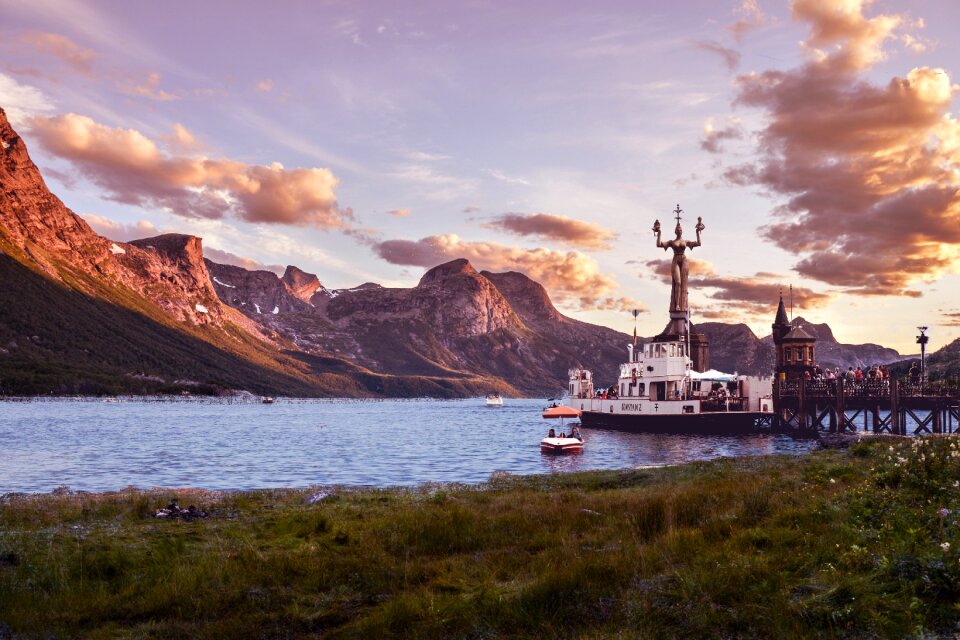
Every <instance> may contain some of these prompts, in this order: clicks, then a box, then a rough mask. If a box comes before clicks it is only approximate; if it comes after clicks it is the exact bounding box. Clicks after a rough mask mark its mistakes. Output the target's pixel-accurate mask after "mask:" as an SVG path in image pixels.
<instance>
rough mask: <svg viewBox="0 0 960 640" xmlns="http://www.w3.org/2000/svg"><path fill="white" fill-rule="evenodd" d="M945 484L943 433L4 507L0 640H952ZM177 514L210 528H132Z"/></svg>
mask: <svg viewBox="0 0 960 640" xmlns="http://www.w3.org/2000/svg"><path fill="white" fill-rule="evenodd" d="M957 487H960V438H955V437H930V438H926V439H922V440H921V439H915V440H900V439H891V440H887V441H883V442H871V443H861V444H858V445H855V446H854V447H853V448H852V449H851V450H849V451H821V452H817V453H814V454H810V455H807V456H802V457H764V458H749V459H745V458H740V459H727V460H719V461H714V462H709V463H695V464H689V465H683V466H678V467H673V468H666V469H658V470H642V471H634V470H628V471H621V472H598V473H584V474H572V475H553V476H534V477H514V476H509V475H506V476H504V475H498V476H496V477H494V478H491V481H490V482H489V483H488V484H487V485H485V486H482V487H459V486H425V487H421V488H418V489H415V490H400V489H396V490H362V491H348V490H343V491H338V492H337V493H336V494H334V496H333V497H331V498H328V499H326V500H324V501H322V502H320V503H317V504H307V503H306V498H307V497H308V496H309V495H310V492H309V491H295V490H276V491H255V492H243V493H218V492H202V491H180V492H176V491H169V492H165V491H154V492H139V491H133V490H130V491H124V492H120V493H116V494H106V495H90V494H73V493H67V492H61V493H60V494H59V495H53V494H51V495H42V496H18V495H12V496H5V497H4V498H3V499H2V500H0V629H4V625H6V629H7V631H8V632H12V633H13V634H17V635H16V637H21V635H22V636H23V637H52V636H55V637H84V638H125V637H136V638H170V637H175V638H194V637H198V638H222V637H264V638H301V637H303V638H305V637H315V636H317V635H318V634H322V635H323V636H324V637H329V638H369V637H415V638H450V637H470V638H473V637H477V638H479V637H506V636H510V637H571V638H598V637H610V636H618V635H621V636H624V637H642V638H643V637H649V638H663V637H719V638H743V637H756V638H771V637H776V638H801V637H813V636H817V637H851V638H861V637H889V638H902V637H939V636H941V635H944V636H950V637H952V634H953V633H955V632H956V628H957V623H958V620H960V530H958V526H960V524H958V519H957V514H958V513H960V489H958V488H957ZM175 495H176V496H178V497H179V499H180V502H181V504H182V505H184V506H185V505H187V504H197V505H198V506H201V507H203V508H206V509H209V510H210V512H211V515H210V517H209V518H208V519H206V520H200V521H195V522H179V521H172V522H167V521H162V520H157V519H154V518H151V517H149V514H151V513H152V512H153V511H154V510H155V509H156V508H158V507H160V506H164V505H165V504H166V503H167V501H168V500H169V499H170V498H171V497H172V496H175ZM941 509H946V510H947V511H948V513H947V512H940V510H941ZM943 514H945V515H943ZM8 635H9V633H8Z"/></svg>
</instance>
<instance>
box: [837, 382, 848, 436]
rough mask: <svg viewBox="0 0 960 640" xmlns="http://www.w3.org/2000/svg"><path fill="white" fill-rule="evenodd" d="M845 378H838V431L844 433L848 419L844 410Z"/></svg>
mask: <svg viewBox="0 0 960 640" xmlns="http://www.w3.org/2000/svg"><path fill="white" fill-rule="evenodd" d="M843 392H844V389H843V378H842V377H838V378H837V431H838V432H839V433H843V432H844V431H845V430H846V427H847V417H846V414H845V413H844V408H843V404H844V403H843V396H844V393H843Z"/></svg>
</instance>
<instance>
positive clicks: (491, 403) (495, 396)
mask: <svg viewBox="0 0 960 640" xmlns="http://www.w3.org/2000/svg"><path fill="white" fill-rule="evenodd" d="M486 405H487V406H488V407H502V406H503V398H501V397H500V394H499V393H488V394H487V398H486Z"/></svg>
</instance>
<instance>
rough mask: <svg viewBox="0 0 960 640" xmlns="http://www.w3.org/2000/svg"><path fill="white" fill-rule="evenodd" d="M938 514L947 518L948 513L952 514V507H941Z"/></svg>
mask: <svg viewBox="0 0 960 640" xmlns="http://www.w3.org/2000/svg"><path fill="white" fill-rule="evenodd" d="M937 515H938V516H940V517H941V518H946V517H947V516H948V515H950V509H947V508H946V507H941V508H940V509H938V510H937Z"/></svg>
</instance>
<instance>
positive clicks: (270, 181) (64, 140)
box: [31, 113, 352, 229]
mask: <svg viewBox="0 0 960 640" xmlns="http://www.w3.org/2000/svg"><path fill="white" fill-rule="evenodd" d="M31 133H32V134H33V135H34V136H35V137H36V138H37V139H38V141H39V142H40V144H41V145H42V146H43V147H44V149H46V150H47V151H48V152H50V153H52V154H54V155H57V156H59V157H61V158H64V159H66V160H69V161H70V162H71V163H73V165H74V166H75V167H76V168H77V170H78V171H79V172H80V173H82V174H83V175H85V176H86V177H87V178H89V179H90V180H92V181H93V182H95V183H96V184H97V185H99V186H100V187H102V188H103V189H105V190H106V192H107V197H108V198H110V199H112V200H115V201H117V202H123V203H125V204H130V205H136V206H155V207H161V208H164V209H166V210H168V211H170V212H171V213H174V214H177V215H180V216H184V217H193V218H211V219H217V218H222V217H224V216H225V215H227V214H233V215H234V216H236V217H238V218H240V219H241V220H245V221H247V222H263V223H269V224H290V225H300V226H306V225H311V226H316V227H320V228H325V229H340V228H345V227H346V226H348V221H349V220H351V219H352V212H351V211H350V210H349V209H340V208H339V207H338V206H337V200H336V196H335V195H334V191H333V190H334V188H335V187H336V186H337V183H338V181H337V178H336V177H335V176H334V175H333V173H332V172H331V171H330V170H329V169H321V168H310V169H303V168H296V169H286V168H284V167H283V165H281V164H280V163H277V162H274V163H272V164H270V165H266V166H264V165H249V164H246V163H243V162H238V161H235V160H229V159H211V158H207V157H204V156H193V155H183V154H179V155H178V154H174V153H171V152H169V151H166V150H164V149H162V148H161V147H160V146H158V145H157V143H156V142H154V141H153V140H151V139H149V138H147V137H146V136H144V135H143V134H142V133H140V132H139V131H136V130H133V129H115V128H111V127H107V126H104V125H101V124H98V123H96V122H94V121H93V120H91V119H90V118H88V117H86V116H80V115H76V114H73V113H70V114H66V115H60V116H54V117H45V116H35V117H34V118H33V119H32V120H31ZM175 135H176V136H178V137H179V138H180V139H189V140H192V139H193V136H192V134H189V132H187V131H186V130H185V129H183V128H182V127H180V129H179V133H178V132H175Z"/></svg>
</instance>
